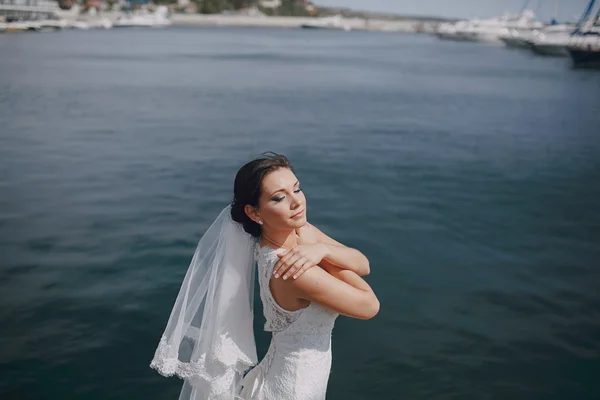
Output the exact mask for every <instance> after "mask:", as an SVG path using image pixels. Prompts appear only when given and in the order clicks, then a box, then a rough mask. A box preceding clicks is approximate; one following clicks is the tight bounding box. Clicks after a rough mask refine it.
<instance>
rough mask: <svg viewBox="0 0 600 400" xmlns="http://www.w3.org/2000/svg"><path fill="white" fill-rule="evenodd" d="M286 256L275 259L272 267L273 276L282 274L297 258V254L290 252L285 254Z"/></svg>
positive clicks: (276, 276) (277, 276)
mask: <svg viewBox="0 0 600 400" xmlns="http://www.w3.org/2000/svg"><path fill="white" fill-rule="evenodd" d="M286 256H287V257H284V258H282V259H281V260H279V261H277V263H276V264H275V266H274V267H273V275H275V278H279V276H280V275H282V274H284V273H285V272H286V271H287V270H289V268H290V267H291V266H292V265H293V264H294V262H295V260H296V259H297V258H298V255H297V254H295V253H292V252H289V253H288V254H286Z"/></svg>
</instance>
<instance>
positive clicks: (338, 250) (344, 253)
mask: <svg viewBox="0 0 600 400" xmlns="http://www.w3.org/2000/svg"><path fill="white" fill-rule="evenodd" d="M309 225H310V224H309ZM310 228H312V229H314V233H315V236H316V239H317V241H319V242H320V243H323V244H325V245H326V246H327V253H326V254H325V257H324V259H323V261H325V263H323V262H321V264H328V265H330V266H335V267H338V268H341V269H347V270H350V271H353V272H355V273H356V274H357V275H358V276H366V275H369V273H370V272H371V268H370V265H369V260H368V259H367V257H365V256H364V255H363V254H362V253H361V252H360V251H358V250H356V249H353V248H350V247H346V246H344V245H343V244H341V243H340V242H338V241H336V240H334V239H332V238H330V237H329V236H327V235H326V234H324V233H323V232H321V230H320V229H319V228H317V227H316V226H314V225H310Z"/></svg>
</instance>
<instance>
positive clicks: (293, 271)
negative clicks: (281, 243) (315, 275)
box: [273, 243, 328, 280]
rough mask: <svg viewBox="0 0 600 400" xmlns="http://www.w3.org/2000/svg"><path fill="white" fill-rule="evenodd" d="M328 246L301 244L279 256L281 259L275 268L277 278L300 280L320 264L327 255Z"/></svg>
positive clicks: (274, 273)
mask: <svg viewBox="0 0 600 400" xmlns="http://www.w3.org/2000/svg"><path fill="white" fill-rule="evenodd" d="M327 252H328V248H327V245H325V244H323V243H314V244H301V245H299V246H296V247H294V248H293V249H292V250H290V251H288V252H286V253H280V254H277V256H278V257H279V258H280V260H279V261H277V263H276V264H275V267H273V275H274V276H275V278H279V276H281V275H283V279H284V280H285V279H287V278H289V277H292V278H294V279H298V278H299V277H300V276H301V275H302V274H303V273H304V272H306V271H307V270H308V269H309V268H312V267H314V266H315V265H317V264H319V263H320V262H321V260H323V258H325V256H326V255H327Z"/></svg>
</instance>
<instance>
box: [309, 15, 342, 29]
mask: <svg viewBox="0 0 600 400" xmlns="http://www.w3.org/2000/svg"><path fill="white" fill-rule="evenodd" d="M301 27H302V28H304V29H336V30H344V31H349V30H350V29H351V28H350V24H348V22H347V21H345V20H344V17H342V16H341V15H333V16H331V17H322V18H315V20H314V21H310V22H307V23H304V24H302V25H301Z"/></svg>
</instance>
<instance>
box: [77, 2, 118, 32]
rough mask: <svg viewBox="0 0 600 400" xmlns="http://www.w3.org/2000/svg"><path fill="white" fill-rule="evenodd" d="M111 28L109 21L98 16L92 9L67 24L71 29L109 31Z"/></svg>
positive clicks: (94, 9) (111, 24)
mask: <svg viewBox="0 0 600 400" xmlns="http://www.w3.org/2000/svg"><path fill="white" fill-rule="evenodd" d="M112 27H113V23H112V22H111V20H110V19H108V18H106V17H103V16H102V15H98V11H97V10H96V8H94V7H92V8H90V9H89V11H88V12H86V13H84V14H81V15H79V16H78V17H77V18H76V19H74V20H71V21H70V22H69V28H72V29H84V30H85V29H110V28H112Z"/></svg>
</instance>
